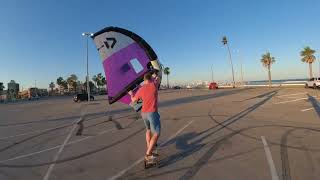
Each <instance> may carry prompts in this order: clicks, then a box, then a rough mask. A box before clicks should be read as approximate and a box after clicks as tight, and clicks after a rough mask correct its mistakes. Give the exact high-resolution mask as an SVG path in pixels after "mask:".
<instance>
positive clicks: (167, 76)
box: [167, 74, 169, 89]
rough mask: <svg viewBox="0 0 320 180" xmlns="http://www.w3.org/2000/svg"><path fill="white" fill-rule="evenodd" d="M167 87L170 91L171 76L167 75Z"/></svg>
mask: <svg viewBox="0 0 320 180" xmlns="http://www.w3.org/2000/svg"><path fill="white" fill-rule="evenodd" d="M167 87H168V89H169V74H167Z"/></svg>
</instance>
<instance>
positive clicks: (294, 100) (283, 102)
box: [274, 98, 308, 104]
mask: <svg viewBox="0 0 320 180" xmlns="http://www.w3.org/2000/svg"><path fill="white" fill-rule="evenodd" d="M306 99H308V98H299V99H293V100H289V101H281V102H277V103H274V104H286V103H290V102H296V101H301V100H306Z"/></svg>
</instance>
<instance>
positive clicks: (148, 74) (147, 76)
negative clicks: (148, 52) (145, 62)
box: [143, 73, 152, 81]
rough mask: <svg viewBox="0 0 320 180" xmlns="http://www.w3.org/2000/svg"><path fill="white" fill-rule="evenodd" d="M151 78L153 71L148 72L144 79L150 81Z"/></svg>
mask: <svg viewBox="0 0 320 180" xmlns="http://www.w3.org/2000/svg"><path fill="white" fill-rule="evenodd" d="M151 78H152V74H151V73H146V74H145V75H144V76H143V79H144V80H148V81H150V80H151Z"/></svg>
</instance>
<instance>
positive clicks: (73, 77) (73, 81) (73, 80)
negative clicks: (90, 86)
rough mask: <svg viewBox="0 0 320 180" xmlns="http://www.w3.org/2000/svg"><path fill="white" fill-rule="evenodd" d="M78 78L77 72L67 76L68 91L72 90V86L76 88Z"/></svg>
mask: <svg viewBox="0 0 320 180" xmlns="http://www.w3.org/2000/svg"><path fill="white" fill-rule="evenodd" d="M77 80H78V77H77V76H76V75H75V74H71V75H70V77H68V78H67V83H68V91H69V90H70V87H72V89H73V90H74V91H75V90H76V88H77Z"/></svg>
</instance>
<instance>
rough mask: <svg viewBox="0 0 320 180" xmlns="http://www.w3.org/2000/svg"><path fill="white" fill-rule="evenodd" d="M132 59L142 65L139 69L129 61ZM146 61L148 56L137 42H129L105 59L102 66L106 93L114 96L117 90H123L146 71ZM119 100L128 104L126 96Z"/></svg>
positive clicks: (128, 100)
mask: <svg viewBox="0 0 320 180" xmlns="http://www.w3.org/2000/svg"><path fill="white" fill-rule="evenodd" d="M134 59H136V60H137V61H138V62H139V63H140V64H141V66H142V67H143V69H142V70H141V71H138V72H137V71H136V70H135V67H134V66H133V64H132V63H131V62H132V60H134ZM148 62H149V58H148V56H147V55H146V53H145V52H144V50H143V49H142V48H141V47H140V46H139V45H138V44H137V43H133V44H130V45H129V46H127V47H125V48H123V49H121V50H119V51H118V52H116V53H114V54H113V55H112V56H110V57H108V58H107V59H105V60H104V62H103V67H104V70H105V74H106V80H107V82H108V83H107V84H108V95H109V96H111V97H114V96H116V95H117V94H118V92H120V91H121V90H123V89H124V88H125V87H126V86H128V84H130V83H132V82H133V81H134V80H136V79H137V78H139V77H140V76H142V75H143V74H144V73H145V72H147V70H148V69H147V64H148ZM121 102H124V103H126V104H129V103H130V99H129V97H128V96H127V97H126V96H124V97H123V98H122V99H121Z"/></svg>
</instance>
